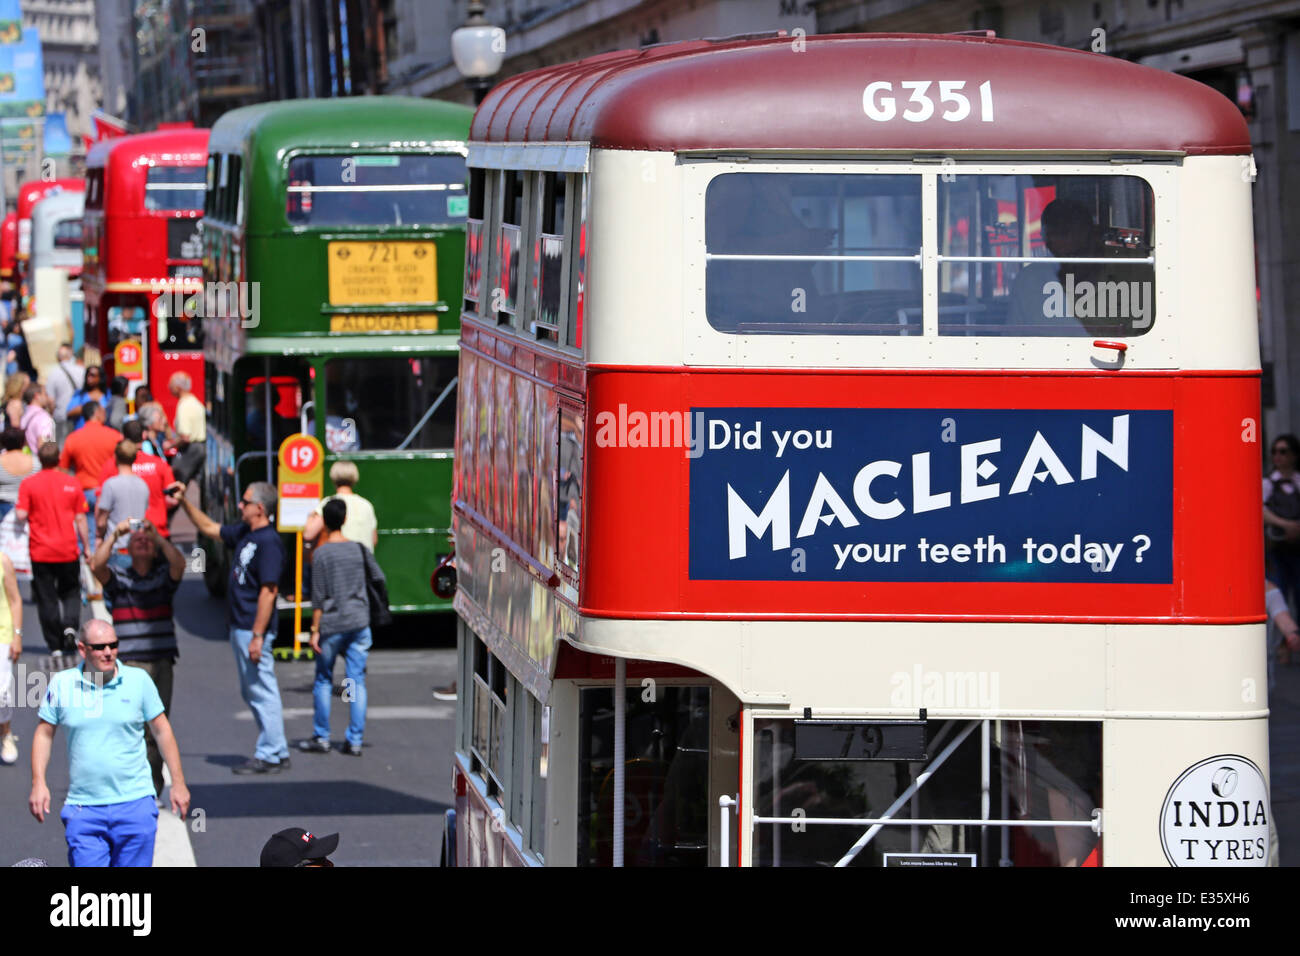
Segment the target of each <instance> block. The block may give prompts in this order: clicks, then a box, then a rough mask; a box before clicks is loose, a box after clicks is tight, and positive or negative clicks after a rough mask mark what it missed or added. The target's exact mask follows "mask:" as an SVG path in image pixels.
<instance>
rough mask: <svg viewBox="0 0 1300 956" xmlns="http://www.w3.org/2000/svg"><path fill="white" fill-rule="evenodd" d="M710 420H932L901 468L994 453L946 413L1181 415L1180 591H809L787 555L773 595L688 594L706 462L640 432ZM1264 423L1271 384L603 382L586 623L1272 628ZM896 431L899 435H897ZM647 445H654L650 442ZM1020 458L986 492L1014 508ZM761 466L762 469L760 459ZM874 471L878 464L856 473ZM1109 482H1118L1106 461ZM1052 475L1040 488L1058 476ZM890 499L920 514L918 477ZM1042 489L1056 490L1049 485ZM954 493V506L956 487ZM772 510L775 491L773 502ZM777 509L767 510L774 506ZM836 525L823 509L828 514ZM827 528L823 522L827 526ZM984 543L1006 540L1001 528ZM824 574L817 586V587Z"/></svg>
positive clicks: (808, 580)
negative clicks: (893, 414) (958, 445)
mask: <svg viewBox="0 0 1300 956" xmlns="http://www.w3.org/2000/svg"><path fill="white" fill-rule="evenodd" d="M707 408H723V409H729V410H731V411H733V412H735V415H734V416H733V417H736V418H743V422H739V423H740V424H742V426H743V427H742V429H741V430H742V431H746V432H747V431H749V430H750V429H751V426H752V425H753V424H754V422H756V421H760V420H761V419H762V418H763V415H764V410H765V409H773V410H775V409H791V408H793V409H796V410H797V414H798V415H800V416H802V420H803V421H805V422H806V423H807V426H808V427H809V428H815V427H818V423H819V421H820V420H819V418H818V415H817V410H818V409H823V408H824V409H828V410H830V409H891V408H892V409H900V410H902V409H922V410H929V409H934V410H936V417H935V418H934V424H935V434H933V435H930V434H898V435H894V436H891V438H890V441H891V442H892V444H891V445H890V446H889V447H891V448H894V449H897V453H896V454H895V457H898V458H900V460H901V461H910V458H911V455H912V454H914V453H925V452H935V453H938V454H943V453H945V452H944V449H945V446H944V445H943V444H941V442H942V441H945V440H947V441H952V440H955V441H957V442H960V441H969V442H976V441H980V440H981V439H988V438H990V437H991V434H992V433H989V434H984V433H981V434H979V435H970V434H966V435H959V436H956V437H955V439H943V438H942V437H941V435H940V434H939V425H940V424H941V423H942V422H943V421H944V420H946V419H945V415H944V412H950V413H951V414H952V415H957V416H960V414H961V412H962V411H963V410H977V409H996V410H1007V416H1006V418H1007V420H1008V421H1009V420H1011V418H1012V417H1013V416H1021V417H1020V420H1021V421H1023V420H1024V415H1025V413H1026V412H1027V411H1030V410H1044V411H1045V412H1046V411H1051V410H1057V411H1059V410H1089V409H1091V410H1101V411H1111V410H1113V411H1115V412H1116V414H1117V415H1119V414H1122V413H1123V412H1132V413H1135V414H1138V415H1142V414H1148V415H1149V414H1151V413H1155V414H1156V415H1160V414H1161V413H1170V415H1171V419H1167V421H1169V420H1171V421H1172V434H1171V435H1170V436H1169V438H1168V439H1167V440H1168V441H1169V442H1170V443H1171V444H1172V452H1171V455H1172V461H1169V459H1168V458H1167V457H1165V458H1164V464H1163V465H1162V467H1163V468H1164V469H1165V471H1166V472H1167V473H1168V472H1171V473H1172V476H1173V477H1172V490H1168V491H1167V490H1165V489H1156V491H1157V492H1158V493H1157V494H1156V495H1155V496H1154V497H1155V498H1156V499H1157V500H1164V501H1166V502H1169V501H1171V502H1172V512H1173V513H1172V516H1171V518H1170V519H1169V520H1170V521H1171V522H1172V524H1171V529H1172V542H1171V543H1170V542H1169V541H1168V540H1166V541H1165V542H1163V546H1164V549H1165V553H1166V554H1170V553H1171V555H1172V557H1171V560H1172V571H1171V572H1170V573H1171V580H1169V581H1168V583H1162V582H1160V581H1158V580H1157V581H1156V582H1155V583H1139V582H1130V583H1110V582H1107V580H1106V579H1105V577H1104V576H1102V575H1101V574H1098V575H1096V576H1088V575H1086V574H1085V575H1083V576H1084V577H1086V578H1087V579H1086V580H1085V581H1078V580H1076V581H1074V582H1065V581H1050V580H1026V581H1023V582H1021V581H1008V580H1007V577H1008V576H1011V577H1014V576H1015V575H1009V574H1002V575H1000V576H999V575H994V574H992V573H990V574H988V575H986V576H985V579H982V580H971V579H967V580H960V579H954V580H944V578H943V576H942V574H941V573H935V574H931V576H930V577H929V578H928V579H927V580H907V579H904V580H899V579H898V578H897V576H895V577H894V578H893V579H890V578H889V577H887V576H882V577H881V578H879V579H878V580H873V579H871V578H870V577H868V576H865V575H864V576H863V577H860V578H858V579H856V580H852V581H850V580H843V581H841V580H816V579H815V578H816V575H815V574H813V575H808V577H802V576H801V573H797V572H800V568H799V567H798V566H797V565H798V555H796V554H794V553H793V551H791V552H789V553H788V554H787V555H786V557H787V558H788V559H790V560H789V562H788V564H787V567H789V568H790V569H791V571H790V572H787V573H785V575H784V576H779V575H774V576H770V577H768V578H765V579H763V580H703V579H701V580H692V579H691V578H690V577H689V574H690V571H689V568H690V541H691V533H692V528H691V520H690V496H691V491H690V479H691V474H692V466H693V462H694V461H695V459H692V458H690V457H688V455H687V453H686V452H687V449H685V448H684V447H682V444H681V443H680V442H674V441H673V440H672V435H671V433H667V434H665V433H664V428H665V427H667V425H666V424H665V422H666V419H661V420H660V426H661V427H659V428H658V429H655V430H652V427H651V426H650V425H643V426H642V427H641V428H640V431H638V430H637V419H636V417H635V416H636V414H638V413H640V414H642V415H644V416H646V418H647V419H649V417H650V416H653V415H654V414H655V413H660V414H663V413H673V412H678V413H680V414H681V415H683V416H685V415H688V414H689V413H690V412H691V410H692V409H707ZM928 420H929V419H928V418H927V421H928ZM954 420H955V419H954ZM1258 420H1259V381H1258V378H1257V377H1256V376H1252V375H1248V374H1246V375H1242V374H1215V373H1207V374H1202V375H1198V376H1174V375H1168V374H1150V375H1145V374H1144V375H1137V374H1130V375H1090V374H1077V375H1065V374H1059V375H1017V376H1008V375H1006V374H1005V373H1003V374H997V375H981V374H970V373H951V374H906V375H901V374H890V373H873V374H863V373H855V374H813V373H789V374H784V373H768V374H763V373H754V372H747V373H744V374H737V373H728V372H716V371H707V372H690V373H687V374H683V372H682V371H680V370H652V371H630V370H608V369H593V370H591V376H590V393H589V406H588V421H589V422H590V427H589V429H588V439H587V456H588V457H587V461H588V465H587V468H588V472H587V482H586V488H587V489H592V490H593V491H592V492H590V493H589V494H588V498H587V501H586V502H584V505H583V508H584V512H585V513H586V514H587V515H589V516H590V517H589V520H588V521H587V522H586V533H587V541H586V545H587V552H586V554H587V566H586V571H585V575H584V578H583V587H582V595H581V604H582V609H583V611H584V612H585V613H588V614H591V615H594V616H600V617H671V616H675V615H679V614H687V615H700V616H714V617H722V616H725V617H736V616H741V617H744V616H750V615H758V616H763V615H771V616H780V617H799V616H806V617H819V618H826V617H854V618H885V617H889V618H928V619H950V618H977V619H989V618H994V619H1005V620H1031V621H1032V620H1088V621H1097V620H1113V621H1132V622H1138V621H1157V620H1175V619H1177V620H1182V621H1201V622H1207V623H1208V622H1215V623H1246V622H1251V621H1258V620H1262V619H1263V595H1262V593H1261V589H1260V587H1259V580H1260V576H1261V570H1262V548H1263V544H1262V528H1261V520H1260V513H1259V474H1260V471H1259V467H1260V466H1259V451H1258V450H1259V444H1258V440H1257V439H1255V440H1252V437H1253V432H1252V431H1251V429H1250V425H1249V423H1250V422H1252V421H1254V422H1257V421H1258ZM698 424H699V423H698V422H697V423H694V426H698ZM884 429H885V430H888V426H884ZM768 431H769V433H768V434H760V435H759V436H758V440H760V441H761V442H762V448H761V449H760V450H757V451H755V452H752V453H751V454H753V455H755V456H766V457H767V458H768V459H771V457H772V456H773V455H774V454H775V449H774V447H773V446H774V444H775V442H774V441H773V439H772V435H771V434H770V429H769V430H768ZM1031 431H1032V429H1031ZM656 432H658V433H656ZM1074 434H1075V435H1076V438H1075V439H1074V440H1075V442H1076V444H1075V446H1074V448H1073V455H1074V461H1075V466H1077V464H1078V461H1079V454H1080V453H1079V446H1078V444H1077V443H1078V441H1079V439H1078V437H1077V436H1078V434H1079V433H1078V430H1077V427H1076V430H1075V433H1074ZM651 435H653V436H654V439H655V440H653V441H652V440H651V437H650V436H651ZM1107 437H1110V436H1109V434H1108V435H1107ZM733 440H734V437H733ZM839 440H840V441H842V442H844V443H845V445H847V446H848V447H844V448H843V450H842V454H844V455H846V456H849V457H850V458H851V459H852V461H854V462H855V463H856V462H857V459H856V458H852V456H853V455H854V454H855V452H854V447H853V444H854V443H853V438H852V435H844V436H843V437H842V438H840V439H839ZM674 445H675V447H674ZM655 446H657V447H655ZM837 447H839V446H837ZM952 447H953V446H948V450H947V453H948V454H955V452H953V451H952ZM789 451H790V449H787V452H789ZM1132 453H1133V454H1134V455H1135V456H1137V455H1139V454H1150V455H1155V456H1156V457H1160V455H1161V454H1163V453H1161V452H1151V451H1150V450H1149V449H1142V448H1134V449H1132ZM703 454H704V455H706V456H707V455H709V454H710V452H709V451H708V450H707V448H706V450H705V451H704V452H703ZM1023 454H1024V450H1023V449H1020V450H1019V452H1013V451H1011V450H1008V451H1007V452H1006V453H1005V454H1004V455H1003V456H1002V457H998V458H995V459H994V462H993V463H994V464H996V465H997V471H996V474H995V475H994V476H993V477H992V478H991V479H990V480H991V482H1002V483H1003V485H1004V487H1003V494H1006V485H1007V483H1009V482H1010V481H1011V480H1012V477H1013V476H1015V475H1016V474H1017V467H1018V466H1019V465H1020V460H1021V459H1020V456H1021V455H1023ZM752 460H755V461H757V460H758V457H755V458H754V459H752ZM784 460H785V461H788V462H790V465H789V467H790V468H791V469H800V468H803V469H804V471H805V472H808V474H807V475H806V476H805V477H806V478H807V481H806V483H807V484H808V485H809V486H811V483H812V479H813V478H815V477H816V469H812V470H811V471H810V472H809V470H808V466H807V465H800V464H799V459H798V457H797V455H796V454H794V453H791V454H787V455H786V457H785V459H784ZM866 463H867V461H866V459H864V460H863V461H862V462H861V464H863V465H865V464H866ZM1075 466H1071V467H1075ZM1102 466H1103V467H1104V468H1114V467H1116V466H1112V465H1111V463H1109V462H1106V461H1103V462H1102ZM1125 470H1127V469H1125ZM1099 473H1100V472H1099ZM1043 474H1044V478H1046V471H1044V472H1043ZM980 480H984V479H983V478H981V479H980ZM1042 480H1043V479H1040V481H1042ZM851 484H852V483H851V482H850V485H851ZM887 487H889V488H893V489H897V490H898V494H900V496H901V497H902V498H903V499H904V500H907V499H909V498H910V494H911V490H912V485H911V483H910V481H908V480H907V475H906V474H904V475H903V477H902V479H900V480H899V482H898V483H897V484H896V485H887ZM1035 487H1039V486H1035ZM1042 487H1045V488H1048V489H1049V490H1050V489H1051V488H1052V486H1051V485H1050V484H1044V485H1043V486H1042ZM1076 487H1081V485H1076ZM596 489H598V490H596ZM935 490H936V491H937V490H938V489H937V488H936V489H935ZM949 490H950V491H951V493H952V494H953V496H954V497H953V500H954V501H956V493H957V492H956V489H955V488H953V489H949ZM840 492H841V494H842V497H843V499H844V500H845V502H846V504H847V507H848V508H849V509H851V511H852V513H853V514H854V515H856V516H857V518H858V519H863V517H864V516H863V515H862V513H861V512H860V511H858V510H857V508H856V507H855V505H854V499H853V495H852V488H851V487H843V488H841V489H840ZM764 494H765V495H771V494H773V492H772V491H771V490H765V492H764ZM1008 498H1009V496H1008ZM710 500H711V501H714V502H716V505H717V507H718V508H719V509H723V510H724V511H725V509H726V508H727V507H728V504H727V499H726V498H725V497H722V496H721V493H719V495H717V496H715V497H714V498H711V499H710ZM765 500H768V499H767V498H763V499H762V501H765ZM1018 500H1019V501H1021V502H1022V503H1023V504H1022V507H1044V505H1042V504H1029V501H1030V497H1029V496H1027V497H1026V498H1024V499H1018ZM1042 500H1044V499H1040V501H1042ZM1051 500H1052V499H1051V497H1050V495H1048V496H1047V497H1046V501H1047V502H1048V504H1047V505H1046V507H1050V501H1051ZM762 501H760V500H759V499H754V500H751V501H750V502H748V506H749V507H751V508H755V509H756V508H758V507H760V505H761V504H762ZM756 502H757V503H756ZM1112 502H1113V504H1114V507H1113V508H1112ZM808 504H809V502H808V497H807V492H804V497H803V498H802V499H799V500H791V502H790V506H789V507H790V512H791V518H790V523H791V533H792V534H794V529H797V528H798V527H799V525H800V519H801V516H804V515H805V506H807V505H808ZM1122 504H1123V502H1120V501H1118V500H1116V499H1113V498H1112V499H1109V500H1091V501H1090V502H1089V504H1088V508H1089V514H1090V517H1091V521H1093V522H1096V521H1107V520H1110V513H1111V512H1112V511H1114V510H1116V509H1118V508H1119V506H1121V505H1122ZM982 505H983V502H981V501H975V502H972V503H970V504H963V505H961V507H966V508H979V507H981V506H982ZM829 510H830V509H829V507H826V508H823V511H824V512H826V513H829ZM953 513H954V512H946V514H953ZM911 517H912V516H910V515H909V516H908V519H910V518H911ZM1026 520H1032V519H1026ZM866 523H867V524H870V523H871V522H870V521H869V520H868V521H867V522H866ZM822 524H829V521H826V520H823V522H822ZM716 526H718V525H717V524H715V527H716ZM1090 527H1091V524H1090V523H1089V522H1085V523H1084V525H1082V526H1081V530H1082V531H1083V532H1085V533H1086V532H1088V531H1089V530H1090ZM892 528H893V526H887V525H886V524H885V522H883V521H882V522H879V523H877V524H875V525H874V527H873V530H875V529H879V533H880V534H882V535H883V534H884V533H885V531H886V530H887V529H888V530H892ZM816 530H817V529H814V533H815V531H816ZM988 530H989V531H991V532H998V531H999V529H998V527H997V526H992V527H990V528H989V529H988ZM1140 530H1141V529H1140V528H1137V527H1129V526H1127V525H1125V526H1124V527H1123V533H1122V536H1121V537H1120V538H1118V539H1116V540H1115V541H1114V543H1115V544H1124V545H1125V547H1127V548H1128V549H1129V550H1128V551H1127V552H1126V553H1127V554H1128V555H1130V556H1133V557H1135V556H1136V549H1137V548H1139V547H1141V543H1142V542H1141V541H1140V539H1139V535H1137V534H1136V532H1138V531H1140ZM843 531H844V529H843V528H835V529H832V530H831V531H829V532H827V535H828V536H831V540H838V539H836V538H834V534H835V533H837V532H843ZM1113 531H1114V529H1113V528H1112V532H1113ZM853 533H854V535H856V537H851V538H848V539H846V540H863V539H864V538H865V537H869V535H867V534H866V533H865V530H864V528H855V529H854V532H853ZM747 534H748V537H747V541H748V542H749V543H750V545H751V547H753V548H760V547H761V548H765V549H771V548H772V538H771V534H772V532H771V529H770V528H769V529H768V530H767V531H766V532H765V534H764V535H763V536H761V542H760V536H755V535H754V534H753V533H752V532H747ZM724 537H725V535H724ZM1000 537H1001V538H1002V539H1003V540H1004V541H1007V542H1008V543H1009V545H1010V547H1011V548H1012V551H1011V563H1012V564H1014V562H1015V561H1016V555H1017V554H1018V549H1019V547H1020V544H1019V543H1018V542H1019V539H1017V540H1016V541H1011V540H1010V536H1009V535H1007V534H1005V533H1004V534H1001V535H1000ZM1130 537H1131V542H1130ZM1210 542H1214V545H1213V550H1210V548H1209V547H1208V545H1209V543H1210ZM1149 543H1154V544H1156V545H1157V546H1159V545H1160V544H1161V542H1149ZM790 544H791V545H794V546H798V545H799V544H800V539H799V537H797V536H795V537H793V538H792V540H791V542H790ZM710 547H712V548H714V550H715V551H716V552H720V553H721V554H723V555H726V554H727V541H726V540H720V541H716V542H710ZM1152 553H1153V555H1154V554H1156V553H1157V552H1152ZM1062 567H1063V565H1062ZM1150 567H1152V565H1148V568H1150ZM1080 570H1081V571H1082V570H1084V569H1083V568H1081V569H1080ZM869 573H875V572H874V571H870V572H869ZM826 576H827V575H825V574H824V572H823V577H826ZM1133 576H1137V575H1133ZM1133 576H1131V577H1133ZM774 582H779V584H776V583H774Z"/></svg>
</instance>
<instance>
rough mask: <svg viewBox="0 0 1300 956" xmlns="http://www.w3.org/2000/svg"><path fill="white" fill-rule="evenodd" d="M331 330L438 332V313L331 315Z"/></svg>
mask: <svg viewBox="0 0 1300 956" xmlns="http://www.w3.org/2000/svg"><path fill="white" fill-rule="evenodd" d="M330 331H331V332H437V331H438V313H436V312H408V313H405V314H401V315H394V314H392V313H385V314H383V315H375V314H366V315H331V316H330Z"/></svg>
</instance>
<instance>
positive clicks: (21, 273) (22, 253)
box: [14, 176, 86, 301]
mask: <svg viewBox="0 0 1300 956" xmlns="http://www.w3.org/2000/svg"><path fill="white" fill-rule="evenodd" d="M85 190H86V181H85V180H84V179H81V178H79V177H75V176H74V177H69V178H65V179H50V180H44V179H41V180H35V181H33V182H29V183H23V184H22V185H21V186H19V187H18V215H17V229H18V235H17V240H18V241H17V250H16V252H15V255H14V258H15V265H14V281H16V282H18V283H26V282H27V279H28V275H27V273H28V260H29V259H31V256H32V207H33V206H35V205H36V204H37V203H38V202H40V201H41V200H42V199H44V198H45V197H46V196H48V195H50V194H51V193H57V192H85ZM28 293H29V290H27V289H26V288H24V289H23V299H24V301H26V298H27V295H28Z"/></svg>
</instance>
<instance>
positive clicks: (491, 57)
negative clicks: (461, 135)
mask: <svg viewBox="0 0 1300 956" xmlns="http://www.w3.org/2000/svg"><path fill="white" fill-rule="evenodd" d="M505 55H506V31H505V30H502V29H501V28H500V27H494V26H493V25H492V24H490V23H488V22H487V18H486V17H485V16H484V15H483V4H482V2H481V0H470V4H469V16H468V18H467V19H466V20H465V25H464V26H462V27H460V28H459V29H457V30H456V31H455V32H454V33H452V35H451V58H452V59H453V60H455V61H456V69H458V70H460V73H461V75H462V76H463V77H465V85H466V86H468V87H469V88H470V90H471V92H473V94H474V105H475V106H477V105H478V104H480V103H482V102H483V97H485V96H487V91H488V90H490V89H491V88H492V79H491V78H492V77H494V76H496V75H497V73H498V72H500V70H501V62H502V61H503V60H504V59H505Z"/></svg>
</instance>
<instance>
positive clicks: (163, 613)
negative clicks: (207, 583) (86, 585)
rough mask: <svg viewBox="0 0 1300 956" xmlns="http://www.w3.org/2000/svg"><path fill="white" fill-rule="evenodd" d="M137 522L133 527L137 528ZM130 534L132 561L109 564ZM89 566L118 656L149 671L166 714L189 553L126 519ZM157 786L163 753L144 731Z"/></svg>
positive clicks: (149, 528) (144, 524) (155, 531)
mask: <svg viewBox="0 0 1300 956" xmlns="http://www.w3.org/2000/svg"><path fill="white" fill-rule="evenodd" d="M133 526H134V527H133ZM127 534H129V535H130V539H129V543H128V545H127V553H128V555H129V556H130V558H131V563H130V564H129V565H118V564H109V559H110V558H111V557H112V556H113V552H114V551H115V550H116V549H117V540H118V539H119V538H121V537H122V536H123V535H127ZM90 570H91V572H92V573H93V574H94V575H95V577H96V578H97V579H98V580H99V583H100V584H102V585H103V586H104V597H105V598H106V599H107V600H108V601H109V602H110V603H111V606H112V609H113V610H112V614H113V630H114V631H116V632H117V639H118V641H119V644H120V646H119V648H118V654H117V659H118V660H119V661H120V662H121V663H123V664H130V665H132V666H134V667H139V668H141V669H142V670H144V671H146V672H148V674H149V676H150V677H151V678H153V682H154V685H155V686H156V687H157V688H158V695H159V696H160V697H161V698H162V703H163V713H164V714H170V713H171V709H172V665H173V664H175V663H176V658H177V657H178V656H179V654H180V650H179V648H178V647H177V644H176V626H175V624H174V623H173V621H172V598H173V597H174V596H175V594H176V589H177V588H178V587H180V583H181V578H183V577H184V576H185V557H184V555H182V554H181V553H180V551H178V550H177V549H176V546H175V545H174V544H172V543H171V542H170V541H168V540H167V539H166V538H164V537H163V536H162V535H160V534H159V533H158V529H157V528H155V527H154V525H153V523H152V522H150V521H148V520H144V521H136V520H129V521H122V522H119V523H118V525H117V526H116V527H115V528H113V529H112V530H111V531H110V532H109V533H107V534H105V535H104V540H102V541H100V542H99V546H98V547H97V548H96V549H95V554H94V557H93V558H92V559H91V562H90ZM145 743H146V745H147V747H148V752H149V769H150V770H152V771H153V786H154V791H155V792H156V793H157V794H158V795H160V796H161V794H162V789H163V778H162V765H163V760H162V754H161V753H159V751H158V745H157V744H156V743H155V742H154V739H153V734H152V733H150V734H148V735H147V736H146V740H145Z"/></svg>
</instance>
